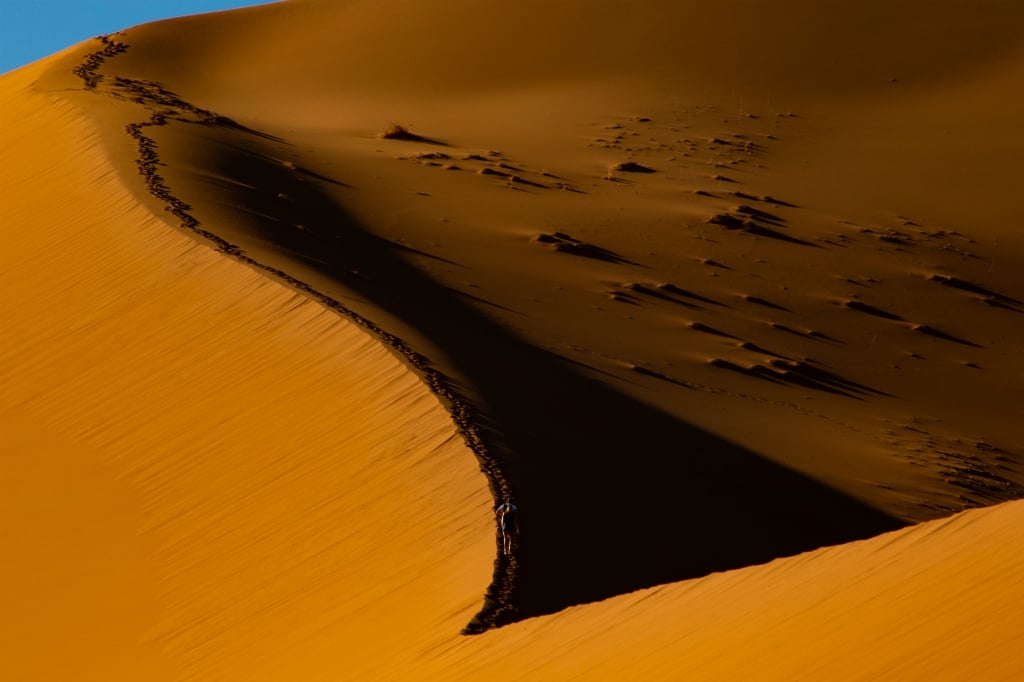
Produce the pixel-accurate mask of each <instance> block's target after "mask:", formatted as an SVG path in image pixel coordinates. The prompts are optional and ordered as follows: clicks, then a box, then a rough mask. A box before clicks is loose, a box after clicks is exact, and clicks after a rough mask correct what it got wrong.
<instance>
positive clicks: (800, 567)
mask: <svg viewBox="0 0 1024 682" xmlns="http://www.w3.org/2000/svg"><path fill="white" fill-rule="evenodd" d="M1022 523H1024V502H1011V503H1006V504H1002V505H998V506H996V507H992V508H989V509H983V510H972V511H968V512H964V513H962V514H959V515H957V516H954V517H952V518H950V519H942V520H937V521H932V522H928V523H923V524H920V525H918V526H915V527H913V528H909V529H905V530H901V531H897V532H894V533H890V534H886V535H882V536H879V537H876V538H872V539H871V540H866V541H863V542H856V543H850V544H848V545H844V546H841V547H833V548H828V549H824V550H819V551H816V552H811V553H808V554H804V555H800V556H797V557H792V558H787V559H779V560H777V561H774V562H772V563H770V564H768V565H765V566H757V567H752V568H748V569H742V570H738V571H732V572H729V573H723V574H716V575H713V576H709V577H707V578H704V579H700V580H694V581H689V582H686V583H681V584H678V585H670V586H666V587H662V588H655V589H652V590H645V591H641V592H637V593H635V594H631V595H626V596H622V597H617V598H615V599H611V600H608V601H606V602H602V603H600V604H593V605H590V606H586V607H576V608H573V609H569V610H568V611H565V612H563V613H561V614H558V615H556V616H552V617H549V618H545V619H541V620H538V621H530V622H528V623H523V624H518V625H512V626H509V627H507V628H504V629H502V630H500V631H497V632H494V633H488V634H486V635H483V636H481V637H479V638H472V639H469V640H466V641H465V642H464V643H463V644H462V645H461V646H460V647H459V648H457V649H454V650H452V651H451V652H450V653H447V654H444V655H441V656H438V657H437V658H436V659H434V658H433V657H428V658H427V659H426V660H425V661H424V667H423V668H421V669H420V671H421V672H422V673H423V676H424V677H425V678H428V679H495V678H498V679H508V680H550V679H559V680H561V679H581V680H593V679H609V680H612V679H664V680H679V679H685V680H780V681H781V680H971V679H985V680H1015V679H1018V678H1019V676H1020V669H1021V665H1022V664H1024V653H1022V652H1024V647H1022V646H1021V644H1022V643H1024V614H1021V612H1020V609H1019V608H1018V607H1019V605H1020V603H1021V599H1024V584H1022V581H1021V576H1022V575H1024V538H1022V536H1021V533H1020V528H1021V524H1022Z"/></svg>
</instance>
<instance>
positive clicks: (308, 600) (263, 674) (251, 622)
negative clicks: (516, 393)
mask: <svg viewBox="0 0 1024 682" xmlns="http://www.w3.org/2000/svg"><path fill="white" fill-rule="evenodd" d="M29 75H35V74H29ZM29 80H30V79H29V78H26V79H25V82H24V85H23V84H22V83H18V82H17V81H15V82H14V86H17V85H22V87H21V88H18V87H14V86H12V84H11V82H10V81H8V82H7V83H5V84H4V85H5V87H6V88H9V89H7V90H5V101H9V102H11V106H5V107H4V110H3V113H2V114H0V117H2V119H0V127H2V129H3V130H4V131H6V132H7V133H10V132H11V131H18V133H19V134H18V135H9V136H6V137H5V144H4V147H3V149H4V152H3V157H4V159H3V160H4V164H5V165H7V166H9V167H13V166H16V167H18V168H20V169H21V171H22V174H21V175H19V176H18V177H17V178H13V179H12V181H13V184H8V186H7V187H6V188H5V201H4V204H3V205H4V208H3V218H2V223H3V224H4V226H5V231H4V248H3V254H2V258H3V266H2V272H3V287H2V289H3V302H4V303H3V307H4V312H5V329H4V332H3V334H4V344H3V349H2V355H0V416H2V420H3V421H2V424H3V425H4V433H5V436H4V443H5V445H4V454H3V462H2V463H3V476H2V477H0V480H2V481H3V486H4V491H3V492H4V494H3V497H4V499H5V506H4V514H3V516H2V528H3V536H4V538H5V549H6V552H5V557H7V558H6V559H5V561H4V562H3V568H2V569H0V572H2V575H3V584H4V586H5V587H4V592H5V598H4V602H5V604H7V605H8V613H7V615H8V617H7V618H5V619H4V622H3V625H2V626H0V627H2V633H3V636H2V638H0V639H2V641H3V645H2V650H3V651H2V655H0V659H2V660H3V664H2V669H3V670H4V673H3V676H4V677H5V678H6V679H32V680H35V679H83V680H84V679H97V680H100V679H102V680H111V679H125V680H139V679H147V680H160V679H168V680H170V679H203V680H213V679H238V677H239V676H241V677H245V678H247V679H253V680H255V679H267V680H271V679H273V680H281V679H307V680H311V679H337V677H336V671H337V670H338V668H337V667H335V659H336V656H337V651H338V647H339V643H344V648H345V649H346V651H347V652H348V653H347V654H346V656H345V668H344V669H345V670H346V671H349V672H351V673H352V674H357V673H358V671H360V670H364V671H368V670H372V669H373V668H374V666H375V665H376V662H377V661H379V660H380V659H381V658H386V657H397V656H402V655H405V656H410V655H414V653H410V652H409V651H408V650H407V647H410V646H411V647H414V650H415V647H416V646H421V647H427V646H432V644H430V643H429V642H428V641H427V640H423V639H419V638H418V637H417V638H415V639H413V636H412V634H413V633H416V632H425V631H431V632H435V633H436V634H438V635H441V639H440V640H436V641H435V642H434V644H436V643H437V642H439V641H443V640H445V639H450V638H452V637H455V636H457V633H458V631H459V629H460V628H461V627H462V626H463V625H464V624H465V622H466V621H467V620H468V619H469V617H470V616H471V615H472V613H473V612H475V611H476V610H477V609H478V608H479V603H480V598H481V595H482V593H483V589H484V587H485V586H486V583H487V580H488V576H489V568H488V567H489V563H490V561H491V558H492V554H491V552H492V547H493V528H492V527H491V526H489V524H488V512H487V505H488V500H489V496H488V495H487V493H486V482H485V480H484V478H483V477H482V476H480V474H479V473H478V469H477V466H476V463H475V461H474V460H473V457H472V454H471V453H470V452H469V451H468V450H467V449H466V448H465V446H464V445H463V444H462V441H461V439H459V438H458V437H457V435H456V432H455V429H454V426H453V425H452V422H451V420H450V417H449V416H448V413H447V412H446V411H445V410H444V409H443V408H442V406H441V405H440V404H439V403H438V401H437V400H436V398H434V397H433V396H432V395H431V394H430V393H429V392H428V390H427V389H426V387H424V385H423V384H422V383H420V382H419V381H418V380H417V379H416V378H415V377H414V376H413V375H411V374H410V373H409V372H408V370H406V369H405V368H404V367H403V366H402V365H401V364H400V363H399V362H398V360H396V359H395V358H394V357H393V356H391V355H390V354H389V353H388V352H387V351H385V350H384V349H383V348H381V347H380V345H379V344H378V343H377V342H376V341H374V340H373V339H371V338H370V337H368V336H367V335H366V334H365V333H363V332H361V331H359V330H358V329H356V328H355V327H354V326H353V325H352V324H350V323H348V322H346V321H345V320H343V319H341V318H339V317H338V316H336V315H334V314H332V313H331V312H329V311H327V310H325V309H323V308H322V307H320V306H318V305H316V304H315V303H312V302H309V301H307V300H305V299H303V298H301V297H299V296H297V295H296V294H295V293H293V292H291V291H289V290H287V289H286V288H284V287H282V286H281V285H279V284H276V283H273V282H269V281H268V280H267V279H266V278H264V277H262V276H260V275H259V274H257V273H256V272H253V271H252V270H250V269H248V268H245V267H244V266H242V265H240V264H237V263H234V262H231V261H229V260H225V259H223V258H222V257H221V256H219V255H218V254H216V253H215V252H213V251H211V250H209V249H207V248H205V247H202V246H199V245H197V244H195V243H193V242H191V241H190V240H188V239H187V238H185V237H183V236H182V235H181V234H178V233H176V232H175V231H174V230H172V229H171V228H169V227H168V226H167V225H166V224H165V223H164V222H162V221H161V220H160V219H159V218H157V217H155V216H153V215H152V214H150V213H149V211H148V210H146V209H145V208H143V207H141V206H139V205H138V204H137V203H136V201H135V200H134V199H133V197H132V196H131V195H130V194H129V193H128V192H126V191H125V188H124V186H123V185H122V184H121V181H120V179H119V176H118V174H117V173H116V172H113V171H112V169H111V167H110V165H109V161H108V160H107V158H106V155H105V153H104V150H103V149H102V148H101V147H99V146H98V145H97V141H96V136H95V134H94V132H93V131H92V130H91V129H90V126H89V124H88V122H87V121H86V120H85V119H84V118H82V117H81V115H80V114H79V112H77V111H76V110H75V109H74V108H73V107H71V106H70V105H68V104H67V103H66V102H62V101H61V100H59V99H56V98H53V97H51V96H48V95H43V94H39V93H37V92H33V91H32V90H31V86H30V85H28V81H29ZM25 86H27V87H25ZM53 159H61V163H60V164H56V165H55V164H53V163H52V160H53ZM82 178H89V179H90V181H87V182H82V181H81V179H82ZM8 192H9V193H8ZM54 196H57V197H59V199H57V200H54V199H53V197H54ZM10 226H20V229H18V230H17V231H15V230H11V229H8V228H9V227H10ZM79 526H81V530H80V531H77V529H78V527H79ZM76 532H78V533H80V536H78V537H76V535H75V533H76ZM8 552H9V553H8ZM412 575H417V576H419V577H415V578H412V579H411V580H409V579H408V578H409V577H410V576H412ZM389 576H390V577H389ZM398 576H402V577H401V578H400V579H399V578H398ZM400 584H401V585H404V587H401V588H399V589H398V590H397V591H396V590H395V587H396V586H398V585H400ZM8 591H9V592H8ZM389 604H390V606H389ZM344 614H359V615H358V617H355V618H350V617H348V616H346V615H344ZM423 619H426V620H423ZM79 630H81V631H84V632H86V633H90V632H91V633H93V634H92V635H89V636H86V637H82V638H79V637H78V636H77V635H73V634H70V633H75V632H76V631H79ZM403 632H405V633H406V634H404V635H403V634H402V633H403ZM442 633H443V634H442ZM65 638H66V639H65ZM55 651H56V652H57V655H55ZM403 651H405V653H402V652H403ZM331 671H335V672H331ZM346 674H348V673H346Z"/></svg>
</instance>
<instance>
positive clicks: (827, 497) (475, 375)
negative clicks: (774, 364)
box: [194, 129, 902, 632]
mask: <svg viewBox="0 0 1024 682" xmlns="http://www.w3.org/2000/svg"><path fill="white" fill-rule="evenodd" d="M194 130H196V133H197V135H196V137H197V139H196V144H197V145H203V146H204V149H205V163H207V164H209V166H210V168H209V170H210V172H211V173H212V174H214V175H218V174H219V175H223V176H226V177H230V178H232V179H233V180H236V181H237V182H236V183H231V184H228V185H225V186H224V187H223V188H222V190H223V192H225V193H227V194H228V195H229V196H226V197H225V200H226V201H228V202H230V203H232V204H235V205H237V206H239V207H246V208H248V209H249V210H248V211H245V212H242V211H239V220H238V222H237V223H235V224H233V225H231V226H222V225H212V224H204V229H207V230H210V231H213V232H215V233H216V234H217V235H218V236H219V237H221V238H223V239H225V240H228V241H230V242H232V243H233V244H236V245H238V246H239V247H241V249H243V250H244V251H246V252H247V253H250V254H253V253H257V252H258V253H259V254H261V255H260V256H259V257H260V258H261V259H266V258H269V259H271V260H272V261H273V262H272V263H270V265H272V266H273V267H274V268H277V269H279V270H282V271H284V272H287V273H289V274H290V275H292V276H294V277H296V278H298V279H299V280H303V281H317V282H322V281H325V278H326V279H327V280H329V281H330V282H332V284H328V285H326V286H327V287H328V288H329V289H330V290H329V291H324V292H323V293H325V294H327V295H328V296H331V297H333V298H335V299H336V300H340V301H343V302H344V304H345V305H346V306H349V305H352V306H355V307H356V308H357V312H359V313H360V314H362V315H364V316H366V317H369V318H371V319H374V320H375V321H377V322H378V323H379V324H380V325H381V326H382V327H384V328H385V329H386V330H387V331H388V332H391V333H392V334H395V335H396V336H398V337H401V338H403V339H407V340H409V339H417V338H418V339H424V340H425V346H426V347H433V348H437V349H441V350H442V351H443V353H444V355H445V356H446V357H447V358H449V361H450V362H451V363H453V364H454V366H455V372H454V376H452V377H449V378H448V380H449V381H450V382H451V385H452V386H453V387H454V390H455V392H456V393H457V394H458V395H460V396H462V397H461V398H460V400H462V401H464V403H465V406H467V408H468V409H469V411H470V413H471V414H472V418H473V420H474V421H475V422H476V423H477V424H478V425H479V426H480V432H479V433H480V436H481V440H482V442H483V444H484V446H485V448H484V451H483V452H478V455H480V456H481V457H482V460H483V461H484V468H485V470H487V469H488V468H490V471H491V473H492V480H491V487H492V492H493V493H494V494H495V495H496V496H499V495H505V494H507V493H509V492H511V493H512V494H514V495H515V497H516V499H517V502H518V504H519V507H520V517H519V524H520V528H521V538H520V540H521V541H520V543H519V545H518V548H517V550H516V552H515V553H514V555H513V556H512V557H507V558H506V557H502V556H501V555H500V554H499V556H498V558H497V560H496V562H495V579H494V583H493V584H492V586H491V588H490V590H489V591H488V594H487V597H486V600H485V605H484V607H483V609H482V611H481V613H480V614H479V615H478V616H477V617H476V618H475V619H474V621H473V622H472V623H471V624H470V625H469V626H468V627H467V630H466V631H467V632H479V631H482V630H484V629H487V628H489V627H495V626H500V625H504V624H507V623H510V622H514V621H516V620H520V619H522V618H527V617H530V616H537V615H541V614H546V613H551V612H554V611H558V610H560V609H563V608H565V607H567V606H570V605H573V604H580V603H584V602H591V601H596V600H599V599H604V598H606V597H611V596H614V595H617V594H622V593H624V592H629V591H632V590H636V589H638V588H643V587H648V586H652V585H658V584H661V583H666V582H672V581H678V580H684V579H687V578H694V577H697V576H702V575H706V574H708V573H710V572H713V571H721V570H726V569H733V568H738V567H742V566H748V565H751V564H757V563H762V562H766V561H769V560H771V559H773V558H776V557H780V556H786V555H792V554H796V553H799V552H802V551H806V550H810V549H814V548H817V547H821V546H823V545H830V544H837V543H843V542H847V541H850V540H855V539H859V538H864V537H868V536H871V535H875V534H878V533H881V532H883V531H888V530H892V529H894V528H897V527H899V526H900V525H902V524H901V523H900V522H899V521H897V520H895V519H893V518H891V517H889V516H887V515H885V514H883V513H880V512H879V511H877V510H875V509H873V508H871V507H869V506H867V505H865V504H863V503H861V502H858V501H856V500H854V499H852V498H850V497H848V496H847V495H844V494H842V493H840V492H837V491H836V490H834V489H832V488H829V487H827V486H825V485H823V484H821V483H819V482H817V481H815V480H812V479H810V478H808V477H806V476H804V475H801V474H799V473H796V472H794V471H792V470H790V469H787V468H785V467H782V466H779V465H778V464H775V463H774V462H771V461H769V460H767V459H765V458H763V457H761V456H759V455H758V454H757V453H755V452H751V451H750V450H747V449H745V448H743V447H740V446H738V445H736V444H734V443H731V442H729V441H727V440H725V439H723V438H720V437H719V436H716V435H714V434H711V433H709V432H707V431H704V430H702V429H700V428H698V427H696V426H694V425H692V424H688V423H686V422H685V421H681V420H679V419H677V418H675V417H673V416H671V415H669V414H666V413H664V412H661V411H659V410H657V409H654V408H652V407H650V406H649V405H646V404H644V403H642V402H639V401H637V400H635V399H633V398H631V397H629V396H627V395H625V394H623V393H621V392H619V391H617V390H615V388H614V387H613V386H612V385H611V384H610V383H606V382H602V381H599V380H598V379H597V378H596V374H593V373H589V372H587V371H586V370H585V369H582V368H580V367H578V366H577V365H575V364H574V363H571V362H569V361H567V360H565V359H564V358H561V357H559V356H557V355H554V354H552V353H549V352H547V351H544V350H541V349H538V348H536V347H534V346H532V345H530V343H528V342H526V341H525V340H523V339H521V338H519V337H518V336H516V335H515V334H513V333H511V332H510V331H508V330H506V329H504V328H503V327H501V326H499V325H498V324H496V323H495V322H494V321H493V320H491V319H490V318H489V317H487V316H486V315H484V314H482V313H481V312H480V311H479V310H478V308H476V307H473V306H472V305H470V304H469V303H468V302H467V301H466V299H465V298H463V297H462V296H460V295H459V294H458V293H456V292H453V291H452V290H451V289H449V288H447V287H445V286H443V285H441V284H440V283H438V282H436V281H434V280H432V279H430V278H429V277H427V276H426V275H425V274H424V273H423V272H421V271H420V270H419V269H418V268H417V267H415V266H414V265H413V264H412V262H411V261H410V258H411V257H410V256H409V255H408V254H406V253H404V252H403V250H402V249H400V248H398V247H397V246H396V245H395V244H393V243H392V242H390V241H387V240H385V239H382V238H380V237H378V236H376V235H373V234H372V233H370V232H369V231H368V230H367V229H364V228H363V227H362V226H360V225H359V224H358V223H357V222H356V221H355V220H354V219H353V218H352V217H351V216H350V215H349V214H348V213H347V211H346V210H345V209H344V208H343V207H342V206H341V205H339V203H338V202H337V201H336V200H335V199H333V198H332V197H331V196H330V195H329V194H328V193H327V191H326V189H327V188H326V187H324V188H321V187H320V186H318V184H317V183H315V182H310V181H308V177H310V176H309V174H308V173H307V174H306V175H307V177H306V178H305V180H306V181H299V180H298V179H297V178H296V177H295V174H294V173H293V172H291V171H289V170H288V169H287V168H284V167H283V166H282V165H281V164H280V163H278V162H275V161H274V160H273V158H272V156H273V154H272V153H271V150H263V149H262V147H261V145H263V144H264V143H263V142H261V141H260V140H259V139H258V138H257V139H253V138H241V136H239V137H240V139H238V140H235V141H234V142H233V143H232V144H226V143H224V142H223V141H219V140H216V139H211V138H209V137H208V136H204V134H203V133H202V132H201V129H194ZM280 193H284V194H286V195H287V196H288V198H289V201H287V202H283V201H281V200H279V199H278V195H279V194H280ZM198 217H199V218H200V219H201V218H202V216H198ZM295 225H302V226H303V229H301V230H299V229H292V227H291V226H295ZM266 254H270V255H266ZM253 257H255V256H253ZM318 286H319V285H318ZM669 291H670V292H671V293H676V292H672V291H671V290H669ZM353 300H354V301H355V303H353V302H352V301H353ZM360 306H361V308H360ZM381 313H383V314H381ZM388 320H391V321H390V322H389V321H388ZM680 390H685V388H682V387H681V389H680ZM491 464H493V465H494V466H493V467H490V465H491Z"/></svg>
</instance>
